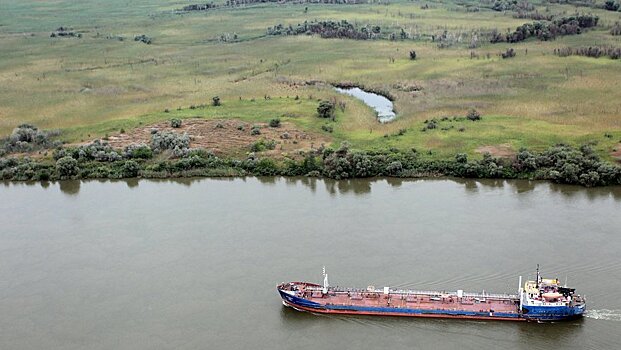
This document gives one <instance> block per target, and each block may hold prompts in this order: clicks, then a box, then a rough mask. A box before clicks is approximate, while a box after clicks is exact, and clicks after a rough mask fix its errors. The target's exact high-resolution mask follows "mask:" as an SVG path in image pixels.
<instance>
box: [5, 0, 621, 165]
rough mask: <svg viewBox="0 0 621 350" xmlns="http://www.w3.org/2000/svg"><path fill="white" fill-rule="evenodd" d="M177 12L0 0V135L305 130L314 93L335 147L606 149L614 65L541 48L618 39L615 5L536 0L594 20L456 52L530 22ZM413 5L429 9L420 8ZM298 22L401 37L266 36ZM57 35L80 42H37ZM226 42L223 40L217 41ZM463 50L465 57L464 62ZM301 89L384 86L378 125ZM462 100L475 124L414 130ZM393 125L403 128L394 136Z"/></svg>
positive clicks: (617, 78)
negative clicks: (180, 124) (196, 124)
mask: <svg viewBox="0 0 621 350" xmlns="http://www.w3.org/2000/svg"><path fill="white" fill-rule="evenodd" d="M600 2H603V1H600ZM190 3H192V2H188V1H178V0H177V1H172V0H162V1H147V0H135V1H131V2H127V1H120V0H110V1H105V2H102V1H94V0H85V1H80V2H76V1H69V0H56V1H45V2H44V1H16V0H4V1H3V2H2V4H0V47H1V48H2V49H0V136H6V135H8V134H9V133H10V132H11V130H12V129H13V128H14V127H15V126H16V125H18V124H20V123H24V122H29V123H34V124H36V125H38V126H40V127H43V128H58V129H62V130H64V133H63V136H62V137H63V138H64V139H65V140H66V141H70V142H76V141H81V140H87V139H92V138H95V137H101V136H103V135H105V134H112V133H115V132H117V131H118V130H120V129H121V128H124V129H129V128H132V127H137V126H140V125H148V124H150V123H155V122H158V121H161V120H165V119H168V118H171V117H173V116H178V117H196V116H198V117H205V118H238V119H241V120H245V121H263V122H265V121H267V120H269V119H270V118H273V117H281V118H282V119H283V120H285V121H291V122H293V123H295V124H296V125H297V126H298V127H300V128H302V129H304V130H309V131H315V132H318V133H319V132H323V131H322V130H321V126H322V125H324V124H326V122H325V121H323V120H320V119H318V118H317V117H315V108H316V107H317V103H318V102H317V100H318V99H323V98H336V99H339V100H342V101H345V102H346V108H345V110H344V111H342V112H341V111H339V112H338V114H337V121H336V123H334V125H333V126H334V133H332V134H330V135H329V136H330V137H332V138H333V140H334V142H335V143H336V142H340V141H342V140H347V141H349V142H351V143H352V144H353V145H354V146H355V147H358V148H364V149H381V148H388V147H396V148H401V149H408V148H416V149H417V150H420V151H423V152H421V153H424V154H427V155H428V156H430V157H440V158H445V157H451V156H453V155H454V154H455V153H457V152H467V153H470V154H473V153H475V152H476V151H477V150H478V149H480V148H481V147H484V146H492V147H496V146H501V147H505V148H507V147H508V148H510V149H513V150H517V149H518V148H519V147H530V148H533V149H543V148H546V147H548V146H550V145H553V144H555V143H559V142H565V143H569V144H572V145H579V144H582V143H587V142H590V143H596V146H595V148H596V149H597V150H598V152H599V153H600V154H602V155H603V156H605V157H607V156H608V153H609V152H610V151H611V150H612V149H613V148H614V147H615V145H616V144H618V143H619V142H621V102H620V101H621V89H620V88H619V87H620V83H619V82H621V61H619V60H611V59H608V58H599V59H594V58H586V57H578V56H571V57H557V56H555V55H553V50H554V49H555V48H561V47H567V46H570V47H581V46H592V45H600V46H616V47H619V46H621V36H612V35H610V34H609V30H610V27H611V26H612V25H613V24H614V23H615V22H616V21H621V13H620V12H610V11H605V10H603V9H598V8H587V7H575V6H572V5H567V4H565V5H559V4H551V3H547V2H542V1H540V0H536V1H534V2H533V4H534V5H535V6H537V8H538V9H539V11H540V12H542V13H551V14H572V13H574V12H576V11H578V12H584V13H594V14H597V15H598V16H599V17H600V25H599V26H598V27H597V28H594V29H592V30H589V31H588V32H586V33H583V34H581V35H575V36H565V37H559V38H557V39H556V40H554V41H549V42H542V41H537V40H536V39H529V40H527V41H525V42H522V43H517V44H505V43H502V44H489V43H486V42H482V43H481V45H480V47H477V48H475V49H469V48H468V47H467V46H468V42H470V40H471V37H472V35H473V33H481V32H485V31H489V30H491V29H498V30H499V31H501V32H505V31H507V30H508V29H512V30H513V29H515V27H517V26H518V25H521V24H523V23H527V22H532V20H530V19H516V18H513V14H514V12H512V11H506V12H496V11H492V10H490V9H487V8H484V6H483V5H484V4H485V3H484V2H474V1H464V2H462V5H458V4H457V3H456V2H452V1H432V2H427V1H402V0H392V1H388V2H385V3H384V4H379V3H371V4H359V5H331V4H275V3H271V4H260V5H252V6H247V7H241V8H218V9H215V10H210V11H204V12H190V13H184V14H177V13H174V11H173V10H174V9H178V8H181V7H183V6H184V5H187V4H190ZM220 3H222V2H220ZM424 4H428V5H429V7H430V8H429V9H422V6H423V5H424ZM465 5H469V6H470V7H471V5H472V6H475V5H477V6H478V5H481V7H480V11H478V12H470V11H467V6H465ZM305 8H307V9H306V10H305ZM305 20H309V21H310V20H336V21H340V20H348V21H350V22H352V23H355V24H356V25H358V26H362V25H379V26H381V27H382V30H386V31H388V32H391V31H393V30H397V29H398V28H403V29H404V30H405V31H406V32H408V34H409V35H410V37H411V38H413V39H406V40H397V41H389V40H366V41H354V40H347V39H322V38H320V37H317V36H266V29H267V27H270V26H274V25H276V24H279V23H282V24H283V25H294V26H295V25H296V24H298V23H302V22H304V21H305ZM59 26H69V27H72V28H73V30H75V31H76V32H80V33H82V34H83V36H82V38H50V33H51V32H52V31H53V30H55V29H56V28H58V27H59ZM444 31H447V32H448V33H451V34H454V35H457V36H459V35H461V36H462V41H461V42H459V43H456V44H455V45H454V46H452V47H450V48H443V49H440V48H438V45H437V43H435V42H431V35H440V34H442V33H443V32H444ZM139 34H146V35H148V36H149V37H152V38H153V43H152V44H151V45H146V44H143V43H140V42H135V41H134V40H133V37H134V36H135V35H139ZM233 35H237V39H236V40H234V41H228V42H224V41H222V40H220V38H221V37H227V38H229V39H230V38H233ZM116 36H122V37H124V38H125V40H123V41H119V40H117V39H115V38H114V37H116ZM109 37H112V38H109ZM509 47H512V48H514V49H515V50H516V52H517V56H516V57H515V58H513V59H508V60H503V59H502V58H501V57H499V56H498V54H499V53H500V52H503V51H505V50H506V49H507V48H509ZM412 49H414V50H416V52H417V54H418V59H417V60H415V61H411V60H409V58H408V52H409V51H410V50H412ZM471 51H474V53H475V55H477V56H478V57H479V58H471ZM526 51H527V52H526ZM488 57H489V58H488ZM306 80H321V81H353V82H357V83H360V84H364V85H365V86H371V87H376V88H381V89H385V90H388V91H390V92H391V94H393V95H394V96H395V97H396V100H395V107H396V110H397V111H398V119H397V120H395V121H394V122H392V123H388V124H385V125H382V124H379V123H378V122H377V121H376V120H375V119H374V115H373V112H372V111H371V110H370V109H369V108H368V107H366V106H365V105H364V104H362V103H361V102H359V101H357V100H355V99H353V98H348V97H344V96H341V95H338V94H337V93H336V92H335V91H333V90H332V89H330V88H329V87H325V86H323V87H322V86H309V85H299V84H296V83H297V82H301V81H306ZM397 84H401V85H407V84H416V85H419V86H421V87H422V88H423V90H422V91H421V92H418V93H416V94H412V93H409V92H404V91H400V90H399V89H397V88H395V86H396V85H397ZM216 95H217V96H220V98H221V99H222V101H223V105H222V106H220V107H217V108H216V107H206V108H200V109H189V108H188V107H189V106H191V105H201V104H209V103H210V101H211V98H212V97H213V96H216ZM266 96H269V97H270V99H265V97H266ZM295 96H299V97H300V99H299V100H295V99H294V97H295ZM253 99H254V101H252V100H253ZM179 107H181V109H180V110H178V108H179ZM471 107H474V108H476V109H477V110H478V111H479V112H481V114H482V115H483V120H482V121H480V122H467V121H455V122H449V121H445V122H440V128H438V129H434V130H429V131H426V132H422V131H421V129H422V128H423V127H424V125H425V124H424V123H423V122H424V121H425V120H428V119H432V118H437V119H440V118H442V117H444V116H449V117H452V116H464V115H465V113H466V112H467V110H468V109H469V108H471ZM164 109H170V111H171V113H164V112H163V111H164ZM451 125H453V128H450V126H451ZM443 127H445V128H447V129H448V130H441V128H443ZM460 128H464V131H458V130H459V129H460ZM402 129H403V130H405V133H403V132H402V134H403V135H401V136H397V134H398V131H399V130H402ZM324 133H325V132H324ZM605 134H608V136H604V135H605Z"/></svg>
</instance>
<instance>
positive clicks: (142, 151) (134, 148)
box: [123, 143, 153, 159]
mask: <svg viewBox="0 0 621 350" xmlns="http://www.w3.org/2000/svg"><path fill="white" fill-rule="evenodd" d="M123 157H124V158H128V159H150V158H152V157H153V151H152V150H151V147H149V146H148V145H145V144H144V143H141V144H131V145H129V146H127V147H125V150H124V151H123Z"/></svg>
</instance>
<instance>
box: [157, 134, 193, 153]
mask: <svg viewBox="0 0 621 350" xmlns="http://www.w3.org/2000/svg"><path fill="white" fill-rule="evenodd" d="M189 146H190V137H189V136H188V134H186V133H183V134H182V135H180V134H176V133H174V132H168V131H164V132H161V131H158V132H156V133H155V134H152V135H151V149H152V150H153V151H154V152H156V153H159V152H163V151H166V150H171V151H176V152H175V153H177V154H179V152H182V151H183V150H184V149H186V150H187V149H188V147H189Z"/></svg>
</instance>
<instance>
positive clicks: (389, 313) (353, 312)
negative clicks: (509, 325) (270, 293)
mask: <svg viewBox="0 0 621 350" xmlns="http://www.w3.org/2000/svg"><path fill="white" fill-rule="evenodd" d="M284 304H285V305H286V306H289V307H292V308H294V309H296V310H297V311H306V312H311V313H319V314H330V315H360V316H387V317H420V318H454V319H470V320H497V321H527V319H524V318H517V317H500V316H483V315H477V316H474V315H463V314H446V313H428V312H427V311H426V310H415V309H412V310H409V312H404V311H388V310H364V311H363V310H353V309H341V310H339V309H326V308H310V307H305V306H301V305H297V304H293V303H291V302H288V301H284Z"/></svg>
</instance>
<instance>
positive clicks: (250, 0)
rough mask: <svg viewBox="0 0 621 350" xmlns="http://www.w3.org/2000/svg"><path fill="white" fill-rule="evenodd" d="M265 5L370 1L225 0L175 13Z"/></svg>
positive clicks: (190, 6) (362, 1)
mask: <svg viewBox="0 0 621 350" xmlns="http://www.w3.org/2000/svg"><path fill="white" fill-rule="evenodd" d="M265 3H277V4H283V3H286V4H336V5H346V4H351V5H355V4H368V3H370V1H368V0H226V1H225V2H224V3H223V4H221V5H218V4H215V3H213V2H210V3H202V4H192V5H186V6H183V7H182V8H181V9H180V10H177V12H191V11H208V10H212V9H216V8H218V7H239V6H246V5H255V4H265Z"/></svg>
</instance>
